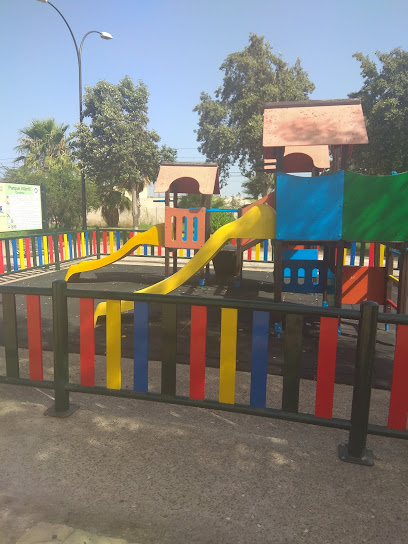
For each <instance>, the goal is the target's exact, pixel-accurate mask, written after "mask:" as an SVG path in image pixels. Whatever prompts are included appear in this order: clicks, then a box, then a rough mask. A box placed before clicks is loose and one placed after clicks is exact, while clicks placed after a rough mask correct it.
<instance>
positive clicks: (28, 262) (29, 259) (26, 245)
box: [25, 238, 31, 268]
mask: <svg viewBox="0 0 408 544" xmlns="http://www.w3.org/2000/svg"><path fill="white" fill-rule="evenodd" d="M25 252H26V259H27V268H31V252H30V238H26V239H25Z"/></svg>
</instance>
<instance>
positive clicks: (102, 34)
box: [37, 0, 113, 230]
mask: <svg viewBox="0 0 408 544" xmlns="http://www.w3.org/2000/svg"><path fill="white" fill-rule="evenodd" d="M37 2H41V3H42V4H48V5H49V6H51V7H52V8H54V9H55V11H56V12H57V13H58V14H59V15H60V16H61V17H62V19H63V20H64V23H65V24H66V25H67V27H68V30H69V32H70V34H71V37H72V40H73V42H74V45H75V51H76V54H77V60H78V84H79V122H80V123H82V121H83V112H82V65H81V57H82V47H83V45H84V41H85V38H86V37H87V36H89V34H99V36H100V37H101V38H102V39H103V40H112V39H113V36H112V34H109V32H100V31H99V30H90V31H89V32H87V33H86V34H85V36H84V37H83V38H82V40H81V43H80V46H79V47H78V44H77V41H76V39H75V36H74V33H73V32H72V30H71V27H70V26H69V24H68V21H67V20H66V19H65V17H64V16H63V15H62V13H61V12H60V10H59V9H58V8H56V7H55V6H54V4H51V2H49V1H48V0H37ZM81 189H82V229H83V230H86V229H87V224H86V188H85V174H84V171H83V169H82V168H81Z"/></svg>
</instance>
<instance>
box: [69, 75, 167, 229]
mask: <svg viewBox="0 0 408 544" xmlns="http://www.w3.org/2000/svg"><path fill="white" fill-rule="evenodd" d="M148 100H149V92H148V89H147V87H146V85H145V84H144V83H143V82H142V81H139V82H138V84H137V85H135V84H134V83H133V82H132V79H131V78H130V77H129V76H125V77H124V78H123V79H122V80H121V81H120V82H119V83H118V85H114V84H113V83H108V82H107V81H99V82H98V83H97V84H96V85H95V87H87V88H86V92H85V96H84V104H85V109H84V117H87V118H89V120H90V123H89V125H87V124H85V123H83V124H82V125H78V126H77V130H76V132H75V133H74V134H73V140H72V142H73V146H74V148H75V151H76V156H77V157H78V158H79V160H80V162H81V164H82V165H83V168H84V170H85V175H86V177H87V178H89V179H91V180H93V181H94V182H95V184H96V187H97V190H98V192H99V195H100V198H101V200H102V206H104V207H108V208H111V207H112V205H113V206H114V205H115V204H114V202H115V198H116V202H117V206H116V208H117V210H118V211H119V208H120V203H121V202H122V203H123V202H124V199H119V200H118V199H117V195H116V196H115V197H113V195H115V193H114V192H115V191H119V192H121V193H122V194H123V195H124V193H125V192H126V191H129V192H130V193H131V195H132V216H133V226H134V227H137V226H138V224H139V217H140V197H139V195H140V193H141V192H142V190H143V189H144V187H145V186H146V185H147V184H149V183H150V182H151V181H153V180H154V179H155V178H156V176H157V173H158V169H159V165H160V162H161V161H162V160H169V161H172V160H174V158H175V156H176V151H175V150H174V149H171V148H168V147H166V146H163V147H161V148H160V147H159V145H158V143H159V141H160V137H159V135H158V134H157V132H155V131H154V130H150V129H149V128H148V122H149V118H148ZM109 215H111V214H109ZM112 217H113V216H112Z"/></svg>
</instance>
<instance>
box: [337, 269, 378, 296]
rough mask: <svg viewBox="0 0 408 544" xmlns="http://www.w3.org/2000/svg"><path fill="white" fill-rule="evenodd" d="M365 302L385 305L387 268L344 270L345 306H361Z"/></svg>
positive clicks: (343, 294)
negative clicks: (370, 301) (369, 301)
mask: <svg viewBox="0 0 408 544" xmlns="http://www.w3.org/2000/svg"><path fill="white" fill-rule="evenodd" d="M365 300H373V301H374V302H378V304H384V300H385V268H383V267H378V266H372V267H368V266H345V267H344V268H343V293H342V302H343V304H361V303H362V302H363V301H365Z"/></svg>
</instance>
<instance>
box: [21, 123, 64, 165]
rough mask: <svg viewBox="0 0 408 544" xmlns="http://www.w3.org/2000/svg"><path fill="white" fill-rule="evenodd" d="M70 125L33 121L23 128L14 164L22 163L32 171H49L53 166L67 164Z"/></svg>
mask: <svg viewBox="0 0 408 544" xmlns="http://www.w3.org/2000/svg"><path fill="white" fill-rule="evenodd" d="M67 128H68V125H64V124H60V125H57V124H56V122H55V119H53V118H51V117H50V118H48V119H33V121H31V123H30V124H29V126H28V127H25V128H23V129H22V130H21V131H20V133H21V135H22V136H21V138H20V143H19V145H18V146H17V147H16V148H15V150H16V151H17V152H18V153H19V156H18V157H17V158H16V159H15V160H14V162H16V163H19V162H22V163H23V164H24V166H27V167H28V168H30V169H31V170H41V169H44V170H47V169H48V168H49V167H50V166H51V165H52V164H61V165H62V164H66V163H67V162H68V161H69V160H70V159H69V150H68V145H67V141H66V137H65V132H66V130H67Z"/></svg>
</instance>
